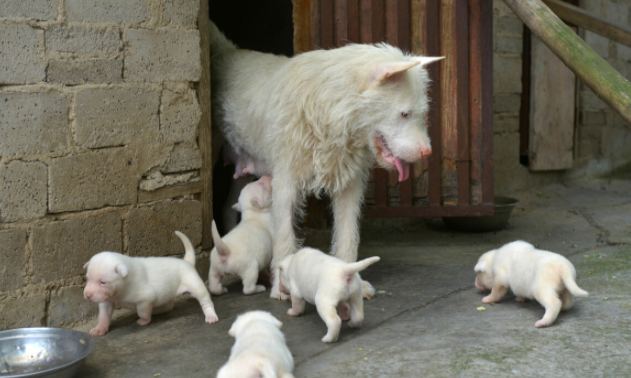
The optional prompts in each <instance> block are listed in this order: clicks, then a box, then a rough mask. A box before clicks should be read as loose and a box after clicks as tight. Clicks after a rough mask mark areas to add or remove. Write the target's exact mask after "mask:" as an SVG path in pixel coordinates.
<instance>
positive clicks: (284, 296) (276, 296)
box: [270, 288, 291, 301]
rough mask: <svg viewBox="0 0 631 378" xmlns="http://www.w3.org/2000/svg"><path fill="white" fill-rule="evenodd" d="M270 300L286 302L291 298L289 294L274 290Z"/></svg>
mask: <svg viewBox="0 0 631 378" xmlns="http://www.w3.org/2000/svg"><path fill="white" fill-rule="evenodd" d="M270 298H273V299H278V300H280V301H286V300H288V299H290V298H291V297H290V296H289V295H287V294H283V293H281V292H280V290H278V288H272V293H271V294H270Z"/></svg>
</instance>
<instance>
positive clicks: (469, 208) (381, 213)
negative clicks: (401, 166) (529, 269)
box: [364, 0, 493, 218]
mask: <svg viewBox="0 0 631 378" xmlns="http://www.w3.org/2000/svg"><path fill="white" fill-rule="evenodd" d="M484 1H488V0H484ZM491 14H492V13H491ZM484 215H493V206H492V205H462V206H461V205H458V206H410V207H404V206H397V207H379V206H375V207H369V208H366V209H364V217H366V218H436V217H465V216H472V217H479V216H484Z"/></svg>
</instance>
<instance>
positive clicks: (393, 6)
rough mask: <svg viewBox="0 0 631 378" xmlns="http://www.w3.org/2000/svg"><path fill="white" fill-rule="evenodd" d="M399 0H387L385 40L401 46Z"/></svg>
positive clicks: (385, 4)
mask: <svg viewBox="0 0 631 378" xmlns="http://www.w3.org/2000/svg"><path fill="white" fill-rule="evenodd" d="M398 5H399V0H385V3H384V6H385V9H384V15H385V35H384V36H385V40H386V42H388V43H389V44H391V45H393V46H399V26H398V20H399V9H398Z"/></svg>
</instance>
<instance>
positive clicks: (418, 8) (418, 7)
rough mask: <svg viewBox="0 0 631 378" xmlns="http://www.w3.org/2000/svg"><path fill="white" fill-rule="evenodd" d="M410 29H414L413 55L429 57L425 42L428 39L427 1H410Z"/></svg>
mask: <svg viewBox="0 0 631 378" xmlns="http://www.w3.org/2000/svg"><path fill="white" fill-rule="evenodd" d="M410 17H411V19H410V28H411V29H412V31H411V34H412V41H411V42H410V45H411V49H412V53H414V54H416V55H427V49H426V47H425V41H426V39H427V28H426V25H427V0H411V1H410Z"/></svg>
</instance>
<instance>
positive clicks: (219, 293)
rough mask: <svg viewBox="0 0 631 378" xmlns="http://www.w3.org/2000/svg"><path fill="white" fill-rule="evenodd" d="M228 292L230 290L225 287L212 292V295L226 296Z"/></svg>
mask: <svg viewBox="0 0 631 378" xmlns="http://www.w3.org/2000/svg"><path fill="white" fill-rule="evenodd" d="M227 292H228V288H227V287H224V288H221V290H210V294H212V295H214V296H215V297H218V296H220V295H224V294H226V293H227Z"/></svg>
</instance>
